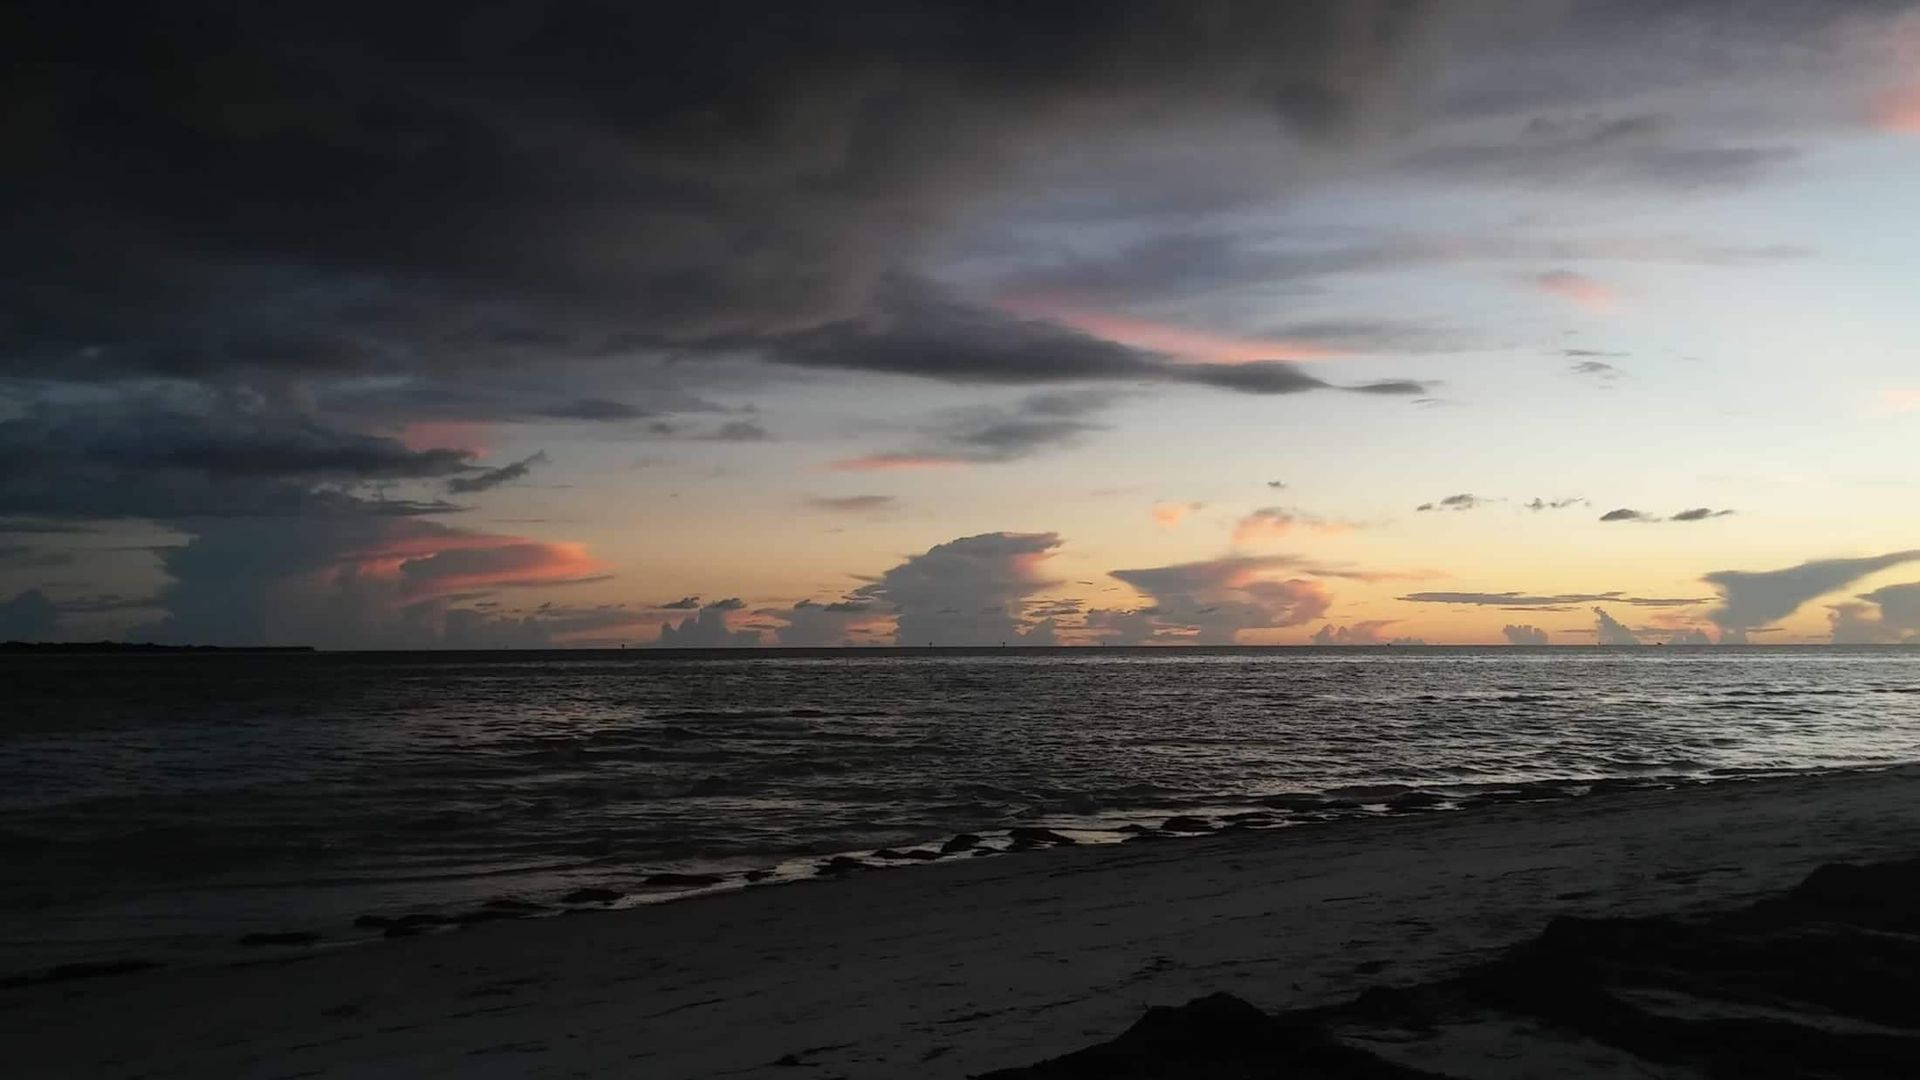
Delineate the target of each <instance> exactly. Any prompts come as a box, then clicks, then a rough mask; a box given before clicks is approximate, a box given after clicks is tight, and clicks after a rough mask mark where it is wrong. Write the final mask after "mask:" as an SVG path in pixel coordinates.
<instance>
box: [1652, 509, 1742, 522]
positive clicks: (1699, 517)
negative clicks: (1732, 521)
mask: <svg viewBox="0 0 1920 1080" xmlns="http://www.w3.org/2000/svg"><path fill="white" fill-rule="evenodd" d="M1731 516H1733V511H1731V510H1715V509H1713V508H1711V507H1706V506H1696V507H1694V508H1693V509H1691V510H1682V511H1680V512H1679V513H1677V514H1675V515H1673V516H1672V517H1670V518H1668V519H1667V520H1668V521H1706V520H1707V519H1709V518H1719V517H1731Z"/></svg>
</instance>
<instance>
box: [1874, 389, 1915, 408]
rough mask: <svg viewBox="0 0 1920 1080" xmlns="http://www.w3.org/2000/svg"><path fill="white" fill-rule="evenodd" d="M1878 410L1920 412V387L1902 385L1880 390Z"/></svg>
mask: <svg viewBox="0 0 1920 1080" xmlns="http://www.w3.org/2000/svg"><path fill="white" fill-rule="evenodd" d="M1878 411H1880V412H1883V413H1910V412H1920V388H1917V387H1904V386H1902V387H1894V388H1892V389H1890V390H1883V391H1881V392H1880V408H1879V410H1878Z"/></svg>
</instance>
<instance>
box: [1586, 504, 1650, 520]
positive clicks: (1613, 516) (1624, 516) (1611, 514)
mask: <svg viewBox="0 0 1920 1080" xmlns="http://www.w3.org/2000/svg"><path fill="white" fill-rule="evenodd" d="M1600 520H1601V521H1639V522H1647V521H1659V520H1660V519H1659V518H1658V517H1656V516H1655V515H1653V514H1646V513H1642V512H1640V511H1638V510H1629V509H1627V508H1626V507H1621V508H1620V509H1618V510H1609V511H1607V512H1606V513H1604V514H1601V515H1600Z"/></svg>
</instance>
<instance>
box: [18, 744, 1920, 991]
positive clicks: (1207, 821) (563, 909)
mask: <svg viewBox="0 0 1920 1080" xmlns="http://www.w3.org/2000/svg"><path fill="white" fill-rule="evenodd" d="M1902 768H1915V769H1920V762H1898V763H1888V764H1871V765H1856V766H1844V767H1826V768H1804V769H1801V768H1780V769H1764V770H1760V769H1755V770H1731V769H1729V770H1714V771H1711V772H1707V773H1648V774H1645V775H1639V776H1632V775H1619V776H1599V777H1595V776H1588V777H1562V778H1540V779H1530V780H1516V781H1493V780H1486V781H1476V780H1467V779H1457V780H1453V781H1444V780H1434V781H1429V782H1424V783H1420V782H1394V783H1376V784H1360V785H1346V786H1338V787H1332V788H1328V789H1325V790H1298V791H1289V792H1279V793H1274V794H1268V795H1257V796H1252V795H1236V796H1227V795H1222V796H1218V797H1216V798H1212V799H1190V800H1186V801H1185V802H1182V803H1178V804H1169V805H1166V806H1160V807H1145V806H1143V807H1139V808H1137V809H1136V810H1135V811H1132V812H1118V811H1113V812H1108V813H1104V814H1087V815H1048V816H1042V817H1037V818H1034V819H1032V820H1031V821H1030V822H1027V823H1023V824H1018V825H1004V824H1002V825H997V826H993V827H979V828H978V831H977V832H972V831H961V832H957V833H951V834H942V835H940V836H937V837H932V838H925V839H920V840H916V841H913V842H910V843H909V842H900V841H895V842H893V843H883V844H881V845H880V846H879V847H877V848H874V847H853V848H843V849H838V850H832V851H818V852H804V853H801V852H788V853H769V854H767V855H766V856H764V857H759V858H755V857H752V856H747V855H731V856H727V857H725V858H723V859H714V860H706V861H700V860H676V861H673V862H671V863H669V864H665V865H658V866H656V867H655V868H652V869H649V868H647V867H646V864H639V865H635V866H622V867H621V868H620V869H619V870H618V871H615V872H611V873H599V874H581V873H580V872H579V871H578V870H575V869H572V868H555V869H539V868H513V869H502V870H497V871H492V872H489V873H484V874H478V875H462V874H454V875H444V876H443V875H434V876H430V877H427V878H423V879H420V880H426V881H436V882H444V883H448V884H454V885H477V884H480V883H483V882H487V881H498V882H503V883H505V882H514V881H531V882H538V883H540V884H538V885H535V886H534V887H533V888H519V889H515V888H511V887H508V888H506V889H505V890H503V891H495V892H485V891H481V890H478V889H464V890H455V891H459V892H462V893H464V896H463V898H462V900H461V901H458V902H441V903H413V904H404V903H403V904H398V905H385V906H381V907H378V908H376V909H373V910H356V906H355V905H352V904H348V903H337V902H336V903H317V902H311V901H310V902H309V904H308V905H307V906H308V907H309V908H311V909H313V910H316V911H318V910H324V911H326V912H327V913H328V915H327V916H326V917H324V918H323V917H314V916H311V915H309V916H307V917H302V916H300V915H286V916H275V917H272V918H264V919H254V920H251V921H248V922H245V923H240V924H237V925H235V926H233V927H231V928H230V929H229V930H228V932H225V933H223V934H217V933H209V932H206V931H202V932H200V933H199V934H198V935H197V936H195V937H194V938H192V939H189V938H187V937H185V936H181V937H179V938H171V939H168V938H149V939H138V938H135V939H124V940H114V939H102V940H100V941H99V942H97V947H90V946H89V944H88V943H86V942H77V943H74V944H72V945H71V946H65V945H63V946H60V947H57V948H56V947H53V946H48V945H42V946H40V949H41V951H42V953H43V954H44V955H46V956H48V957H50V958H51V959H49V960H48V961H47V962H42V963H39V964H23V965H14V964H8V965H6V966H5V967H0V987H7V986H21V985H33V984H37V983H44V982H56V981H61V980H62V979H65V978H71V977H75V976H74V973H75V972H81V973H83V976H82V977H84V973H85V972H89V971H92V970H95V969H99V968H102V967H105V968H114V967H123V968H128V969H149V968H158V967H203V966H210V965H211V966H217V965H221V964H232V963H239V962H245V961H248V960H258V959H260V958H261V950H260V949H259V948H258V946H262V945H298V946H302V947H315V948H320V949H338V948H351V947H363V946H378V945H380V944H382V943H383V942H384V940H385V939H389V938H395V937H415V936H420V935H422V934H427V933H441V932H450V931H457V930H460V929H463V928H464V927H467V926H470V925H473V924H476V923H482V922H496V921H504V920H512V919H541V918H549V917H559V916H568V915H579V914H597V913H608V912H619V911H629V910H633V909H636V908H646V907H652V906H656V905H660V904H669V903H681V902H687V901H693V900H699V899H703V898H708V897H712V896H716V895H721V894H725V893H729V892H734V891H738V890H742V889H763V888H768V887H773V886H781V885H794V884H801V883H806V882H810V881H814V880H816V879H819V878H829V879H842V878H846V877H851V876H864V875H868V874H872V873H875V872H879V871H892V870H920V869H925V868H927V867H929V866H933V865H937V864H942V863H953V862H961V861H966V860H969V859H973V858H978V857H987V856H991V857H1000V856H1005V855H1020V854H1025V853H1027V852H1031V851H1035V850H1042V849H1048V850H1053V849H1065V848H1069V847H1089V848H1097V847H1108V846H1113V845H1116V844H1140V843H1171V842H1176V841H1178V842H1192V841H1195V840H1199V839H1202V838H1204V837H1207V836H1215V835H1228V834H1239V833H1248V832H1254V833H1268V832H1277V831H1286V830H1294V829H1302V828H1308V829H1314V828H1320V827H1324V826H1329V825H1337V824H1348V823H1358V822H1364V821H1378V820H1390V819H1400V818H1406V817H1415V816H1424V815H1432V814H1457V813H1477V812H1480V811H1483V810H1486V809H1488V808H1490V807H1493V806H1502V805H1515V804H1524V805H1529V806H1543V805H1548V804H1553V803H1560V802H1568V801H1580V800H1586V799H1593V798H1605V797H1608V796H1612V795H1618V794H1622V793H1626V792H1659V791H1685V790H1691V789H1695V788H1703V787H1712V786H1718V785H1723V784H1743V783H1767V782H1772V781H1777V780H1786V779H1794V778H1804V777H1817V776H1849V775H1857V776H1866V775H1873V774H1875V773H1880V772H1886V771H1889V770H1897V769H1902ZM963 841H964V843H962V842H963ZM345 883H346V884H349V885H356V886H360V887H361V888H362V889H363V890H365V891H370V892H377V891H379V890H380V889H381V888H383V887H384V888H386V889H392V888H394V887H397V886H398V887H404V886H405V885H406V884H407V883H408V879H405V878H395V879H388V880H381V879H348V880H347V881H346V882H345ZM341 884H342V883H341V882H336V881H330V880H325V879H322V880H318V881H313V882H297V881H288V882H268V883H255V884H248V885H244V886H234V887H231V888H230V889H229V890H227V892H232V893H248V894H255V895H258V894H261V893H266V892H275V891H277V892H283V893H286V894H288V895H293V896H305V897H309V898H315V897H319V896H323V895H328V894H330V892H331V890H334V889H337V888H339V887H340V885H341ZM210 895H212V896H215V897H218V896H221V895H224V893H223V892H222V891H221V890H212V891H211V893H210ZM139 903H140V901H139V900H138V899H135V900H134V901H133V904H134V905H135V906H137V905H138V904H139ZM83 910H84V909H83ZM275 939H277V940H275ZM143 940H144V942H145V944H140V943H139V942H141V941H143ZM129 942H130V943H129ZM156 942H159V943H158V944H156Z"/></svg>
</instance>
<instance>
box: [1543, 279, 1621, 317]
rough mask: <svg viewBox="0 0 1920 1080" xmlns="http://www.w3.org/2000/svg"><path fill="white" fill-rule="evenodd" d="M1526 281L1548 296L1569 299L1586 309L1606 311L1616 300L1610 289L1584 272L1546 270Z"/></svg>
mask: <svg viewBox="0 0 1920 1080" xmlns="http://www.w3.org/2000/svg"><path fill="white" fill-rule="evenodd" d="M1527 281H1528V283H1529V284H1531V285H1532V286H1533V287H1534V288H1536V289H1538V290H1540V291H1541V292H1543V293H1546V294H1547V295H1549V296H1557V297H1559V298H1560V299H1562V300H1567V301H1571V302H1572V303H1573V304H1574V305H1575V306H1577V307H1581V308H1585V309H1586V310H1588V311H1607V310H1610V309H1611V308H1612V307H1613V306H1614V304H1615V302H1616V297H1615V296H1614V292H1613V290H1612V289H1610V288H1608V287H1607V286H1605V285H1602V284H1601V283H1600V282H1598V281H1595V280H1594V279H1592V278H1590V277H1588V276H1586V275H1585V274H1576V273H1574V272H1573V271H1571V270H1548V271H1546V272H1545V273H1542V274H1535V275H1534V276H1533V277H1531V278H1528V279H1527Z"/></svg>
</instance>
